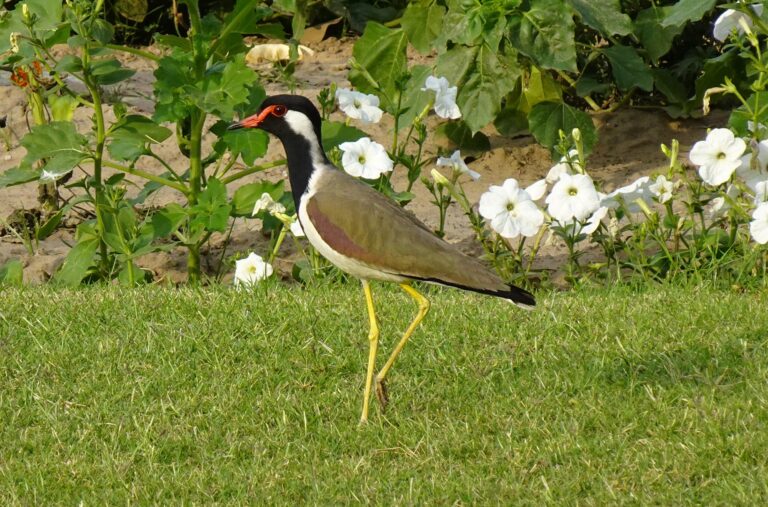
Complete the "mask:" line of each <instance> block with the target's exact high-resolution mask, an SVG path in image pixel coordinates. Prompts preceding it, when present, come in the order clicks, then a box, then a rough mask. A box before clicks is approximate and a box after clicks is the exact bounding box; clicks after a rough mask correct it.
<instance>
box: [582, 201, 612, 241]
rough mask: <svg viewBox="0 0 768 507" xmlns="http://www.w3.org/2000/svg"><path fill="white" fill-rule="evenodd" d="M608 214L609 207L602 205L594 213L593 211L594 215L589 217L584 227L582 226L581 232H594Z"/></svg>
mask: <svg viewBox="0 0 768 507" xmlns="http://www.w3.org/2000/svg"><path fill="white" fill-rule="evenodd" d="M607 214H608V207H607V206H600V207H599V208H597V210H596V211H595V212H594V213H592V216H591V217H589V220H587V223H586V224H584V227H582V228H581V231H580V232H582V233H584V234H592V233H593V232H595V231H596V230H597V226H598V225H600V222H601V221H602V220H603V218H605V215H607Z"/></svg>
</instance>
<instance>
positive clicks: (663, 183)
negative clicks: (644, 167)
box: [648, 174, 675, 204]
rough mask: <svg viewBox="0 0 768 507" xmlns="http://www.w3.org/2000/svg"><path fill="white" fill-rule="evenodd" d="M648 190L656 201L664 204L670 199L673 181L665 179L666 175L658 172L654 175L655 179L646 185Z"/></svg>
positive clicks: (673, 186)
mask: <svg viewBox="0 0 768 507" xmlns="http://www.w3.org/2000/svg"><path fill="white" fill-rule="evenodd" d="M648 190H649V191H650V192H651V194H653V196H654V197H655V198H656V200H657V201H659V202H660V203H661V204H664V203H665V202H667V201H668V200H670V199H672V192H674V190H675V184H674V182H671V181H669V180H668V179H667V177H666V176H664V175H663V174H660V175H658V176H656V180H655V181H654V182H653V183H651V184H650V185H648Z"/></svg>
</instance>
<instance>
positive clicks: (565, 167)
mask: <svg viewBox="0 0 768 507" xmlns="http://www.w3.org/2000/svg"><path fill="white" fill-rule="evenodd" d="M569 159H570V162H569ZM583 172H584V171H583V169H582V167H581V162H580V161H579V152H578V151H577V150H571V151H569V152H568V156H567V157H562V158H561V159H560V162H558V163H557V164H555V165H553V166H552V168H551V169H550V170H549V172H548V173H547V177H546V181H547V183H550V184H552V183H555V182H556V181H557V180H558V179H560V175H561V174H576V173H583Z"/></svg>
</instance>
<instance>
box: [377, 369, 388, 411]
mask: <svg viewBox="0 0 768 507" xmlns="http://www.w3.org/2000/svg"><path fill="white" fill-rule="evenodd" d="M376 398H377V399H378V400H379V406H380V407H381V411H382V412H384V409H385V408H387V404H388V403H389V390H388V389H387V381H386V380H385V379H381V380H379V378H378V377H377V378H376Z"/></svg>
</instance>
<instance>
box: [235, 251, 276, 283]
mask: <svg viewBox="0 0 768 507" xmlns="http://www.w3.org/2000/svg"><path fill="white" fill-rule="evenodd" d="M272 271H273V270H272V266H271V265H269V264H267V263H266V262H264V259H262V258H261V256H260V255H256V254H255V253H253V252H251V254H250V255H249V256H248V257H246V258H245V259H240V260H239V261H236V262H235V285H245V286H250V285H254V284H255V283H256V282H258V281H259V280H263V279H265V278H267V277H269V276H272Z"/></svg>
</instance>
